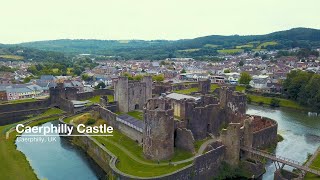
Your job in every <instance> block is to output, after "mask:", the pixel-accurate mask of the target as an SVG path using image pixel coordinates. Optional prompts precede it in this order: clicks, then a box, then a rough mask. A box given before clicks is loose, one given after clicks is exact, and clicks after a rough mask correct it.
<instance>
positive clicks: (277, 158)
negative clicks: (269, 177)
mask: <svg viewBox="0 0 320 180" xmlns="http://www.w3.org/2000/svg"><path fill="white" fill-rule="evenodd" d="M241 150H243V151H246V152H249V153H251V154H253V155H257V156H260V157H264V158H267V159H270V160H272V161H273V162H279V163H282V164H283V165H282V167H281V168H283V166H284V165H288V166H291V167H294V168H296V169H299V170H302V171H304V172H309V173H312V174H315V175H318V176H320V168H318V167H311V166H306V165H304V164H303V163H301V162H298V161H295V160H292V159H288V158H285V157H281V156H277V155H275V154H272V153H268V152H265V151H261V150H259V149H255V148H251V147H244V146H241Z"/></svg>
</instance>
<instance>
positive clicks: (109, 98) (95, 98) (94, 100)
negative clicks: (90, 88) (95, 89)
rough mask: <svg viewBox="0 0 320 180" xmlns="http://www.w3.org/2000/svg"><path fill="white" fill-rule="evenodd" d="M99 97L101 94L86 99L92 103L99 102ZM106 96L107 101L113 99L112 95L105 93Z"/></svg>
mask: <svg viewBox="0 0 320 180" xmlns="http://www.w3.org/2000/svg"><path fill="white" fill-rule="evenodd" d="M100 97H101V96H94V97H92V98H90V99H88V100H89V101H91V102H93V103H100ZM107 97H108V101H109V102H113V101H114V99H113V95H107Z"/></svg>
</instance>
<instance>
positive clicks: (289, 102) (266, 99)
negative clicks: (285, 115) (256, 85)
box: [247, 94, 305, 110]
mask: <svg viewBox="0 0 320 180" xmlns="http://www.w3.org/2000/svg"><path fill="white" fill-rule="evenodd" d="M247 96H248V97H250V98H251V101H252V102H254V103H260V102H263V104H267V105H270V104H271V99H272V98H271V97H264V96H257V95H252V94H248V95H247ZM276 99H279V100H280V107H287V108H293V109H299V110H304V109H305V108H304V107H302V106H300V105H299V104H298V103H297V102H294V101H292V100H288V99H282V98H276Z"/></svg>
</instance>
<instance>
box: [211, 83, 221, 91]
mask: <svg viewBox="0 0 320 180" xmlns="http://www.w3.org/2000/svg"><path fill="white" fill-rule="evenodd" d="M218 87H219V85H218V84H211V85H210V90H211V91H214V90H215V89H217V88H218Z"/></svg>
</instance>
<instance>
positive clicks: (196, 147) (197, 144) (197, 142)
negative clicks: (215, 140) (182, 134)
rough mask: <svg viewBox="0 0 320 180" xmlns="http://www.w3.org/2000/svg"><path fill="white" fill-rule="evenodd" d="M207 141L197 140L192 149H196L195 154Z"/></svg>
mask: <svg viewBox="0 0 320 180" xmlns="http://www.w3.org/2000/svg"><path fill="white" fill-rule="evenodd" d="M207 140H208V138H205V139H202V140H198V141H195V142H194V148H195V149H196V152H198V150H199V148H200V147H201V145H202V144H203V143H204V142H206V141H207Z"/></svg>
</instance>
